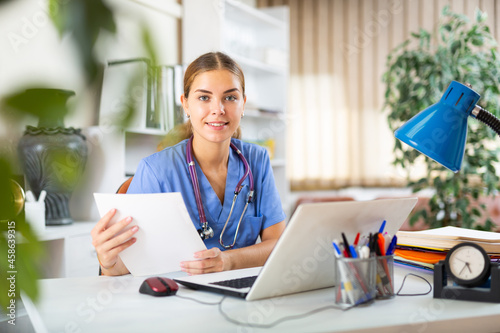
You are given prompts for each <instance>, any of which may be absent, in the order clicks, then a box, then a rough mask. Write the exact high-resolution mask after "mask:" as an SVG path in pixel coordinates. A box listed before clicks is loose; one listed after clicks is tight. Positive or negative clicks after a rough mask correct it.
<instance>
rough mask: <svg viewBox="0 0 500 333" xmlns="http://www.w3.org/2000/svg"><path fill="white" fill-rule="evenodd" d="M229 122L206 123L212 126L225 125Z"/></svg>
mask: <svg viewBox="0 0 500 333" xmlns="http://www.w3.org/2000/svg"><path fill="white" fill-rule="evenodd" d="M227 124H229V123H207V125H210V126H214V127H222V126H225V125H227Z"/></svg>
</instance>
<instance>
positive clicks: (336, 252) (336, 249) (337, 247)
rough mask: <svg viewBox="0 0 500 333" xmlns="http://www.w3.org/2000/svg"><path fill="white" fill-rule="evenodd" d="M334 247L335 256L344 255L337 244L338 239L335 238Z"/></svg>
mask: <svg viewBox="0 0 500 333" xmlns="http://www.w3.org/2000/svg"><path fill="white" fill-rule="evenodd" d="M332 245H333V248H334V249H335V256H336V257H337V258H340V257H341V256H342V252H341V251H340V248H339V246H338V245H337V240H335V239H334V240H333V242H332Z"/></svg>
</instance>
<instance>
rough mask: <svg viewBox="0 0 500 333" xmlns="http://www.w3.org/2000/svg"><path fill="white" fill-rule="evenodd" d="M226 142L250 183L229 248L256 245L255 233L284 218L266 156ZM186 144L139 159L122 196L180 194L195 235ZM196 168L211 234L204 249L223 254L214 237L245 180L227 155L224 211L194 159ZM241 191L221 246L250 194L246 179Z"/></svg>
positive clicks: (195, 214) (241, 144)
mask: <svg viewBox="0 0 500 333" xmlns="http://www.w3.org/2000/svg"><path fill="white" fill-rule="evenodd" d="M231 141H232V142H233V143H234V145H236V147H238V148H239V149H240V151H241V152H242V153H243V156H245V158H246V159H247V161H248V164H249V165H250V170H251V171H252V174H253V178H254V200H253V201H252V202H251V203H250V204H249V205H248V208H247V211H246V212H245V216H244V217H243V220H242V221H241V225H240V229H239V231H238V237H237V238H236V243H235V245H234V248H241V247H246V246H249V245H253V244H255V242H256V240H257V237H258V236H259V234H260V232H261V231H262V230H263V229H266V228H268V227H270V226H272V225H274V224H276V223H278V222H281V221H283V220H284V219H285V213H284V211H283V208H282V205H281V200H280V197H279V193H278V190H277V188H276V185H275V182H274V175H273V170H272V168H271V162H270V160H269V156H268V153H267V150H266V149H265V148H263V147H260V146H258V145H255V144H250V143H246V142H243V141H240V140H237V139H231ZM187 142H188V140H184V141H181V142H179V143H178V144H177V145H175V146H172V147H168V148H165V149H164V150H162V151H159V152H157V153H155V154H153V155H151V156H148V157H146V158H144V159H142V161H141V162H140V163H139V166H138V168H137V171H136V173H135V175H134V179H133V180H132V182H131V184H130V187H129V188H128V191H127V193H163V192H180V193H181V194H182V197H183V199H184V202H185V204H186V207H187V210H188V212H189V215H190V217H191V220H192V221H193V224H194V226H195V227H196V229H199V228H200V219H199V214H198V208H197V206H196V200H195V195H194V190H193V185H192V183H191V177H190V175H189V170H188V165H187V162H186V145H187ZM195 167H196V172H197V174H198V182H199V184H200V192H201V199H202V202H203V207H204V209H205V216H206V218H207V221H208V225H209V226H210V227H212V229H213V230H214V237H212V238H210V239H207V240H205V241H204V242H205V245H206V246H207V248H212V247H218V248H219V249H221V250H224V248H223V247H222V246H221V245H220V244H219V237H220V233H221V232H222V228H223V227H224V224H225V222H226V220H227V217H228V215H229V211H230V209H231V204H232V201H233V198H234V190H235V188H236V185H237V184H238V182H239V180H240V179H241V178H242V177H243V175H244V174H245V166H244V164H243V162H242V161H241V159H240V158H239V157H238V154H237V153H236V152H235V151H234V150H233V149H230V154H229V162H228V173H227V178H226V192H225V194H224V204H223V205H221V202H220V200H219V197H217V194H216V193H215V191H214V190H213V189H212V186H211V185H210V183H209V181H208V179H207V178H206V177H205V175H204V174H203V171H202V170H201V168H200V166H199V164H198V162H197V161H196V159H195ZM243 185H245V186H244V188H243V189H242V191H241V192H240V194H239V196H238V198H237V200H236V203H235V205H234V210H233V214H232V216H231V219H230V220H229V222H228V224H227V227H226V230H225V231H224V238H223V241H224V244H225V245H230V244H232V243H233V238H234V234H235V232H236V226H237V225H238V221H239V218H240V216H241V213H242V212H243V208H244V206H245V203H246V198H247V195H248V191H249V177H247V178H246V179H245V181H244V182H243Z"/></svg>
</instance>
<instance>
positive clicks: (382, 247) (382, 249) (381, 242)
mask: <svg viewBox="0 0 500 333" xmlns="http://www.w3.org/2000/svg"><path fill="white" fill-rule="evenodd" d="M377 236H378V237H377V238H378V239H377V243H378V248H379V250H380V255H382V256H385V238H384V236H382V234H378V235H377Z"/></svg>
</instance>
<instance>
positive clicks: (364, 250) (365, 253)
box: [359, 245, 370, 259]
mask: <svg viewBox="0 0 500 333" xmlns="http://www.w3.org/2000/svg"><path fill="white" fill-rule="evenodd" d="M359 257H360V258H361V259H368V258H369V257H370V248H369V247H368V246H366V245H363V246H361V247H360V249H359Z"/></svg>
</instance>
